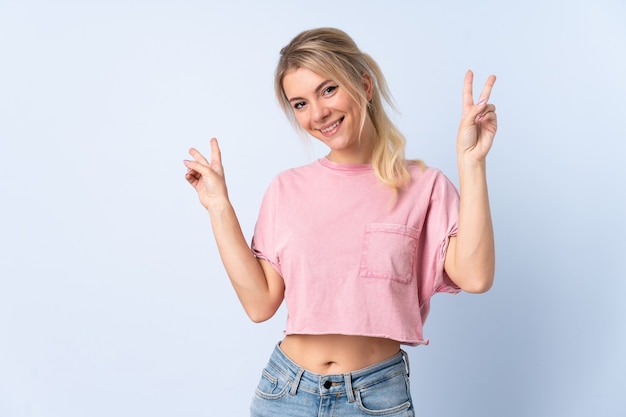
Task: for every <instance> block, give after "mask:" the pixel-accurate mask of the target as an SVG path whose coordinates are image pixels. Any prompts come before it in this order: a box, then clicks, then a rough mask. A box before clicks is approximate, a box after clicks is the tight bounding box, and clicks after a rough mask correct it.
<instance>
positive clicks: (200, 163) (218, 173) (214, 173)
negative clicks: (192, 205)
mask: <svg viewBox="0 0 626 417" xmlns="http://www.w3.org/2000/svg"><path fill="white" fill-rule="evenodd" d="M189 154H190V155H191V156H192V157H193V160H185V161H184V164H185V166H186V167H187V173H186V174H185V179H186V180H187V182H188V183H189V184H191V186H192V187H193V188H194V189H195V190H196V192H197V193H198V198H199V199H200V203H202V205H203V206H204V208H206V209H207V210H209V209H210V207H211V205H212V204H213V203H216V202H219V201H222V202H223V201H224V200H228V190H227V188H226V181H225V179H224V168H223V167H222V156H221V153H220V148H219V145H218V144H217V139H215V138H212V139H211V162H209V161H208V160H207V159H206V158H205V157H204V156H203V155H202V154H201V153H200V152H198V150H197V149H195V148H191V149H189Z"/></svg>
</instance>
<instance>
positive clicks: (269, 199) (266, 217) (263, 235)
mask: <svg viewBox="0 0 626 417" xmlns="http://www.w3.org/2000/svg"><path fill="white" fill-rule="evenodd" d="M278 188H279V187H278V184H277V180H276V179H275V180H274V181H273V182H272V183H271V184H270V186H269V187H268V189H267V191H266V192H265V195H264V196H263V200H262V202H261V208H260V210H259V217H258V219H257V222H256V225H255V227H254V235H253V236H252V242H251V245H250V246H251V249H252V253H253V254H254V256H256V257H257V258H260V259H264V260H266V261H267V262H269V263H270V264H271V265H272V267H273V268H274V269H275V270H276V272H278V273H279V274H280V275H281V276H282V271H281V267H280V260H279V258H278V254H277V250H276V248H277V242H276V226H277V225H276V219H277V210H278V208H279V203H278Z"/></svg>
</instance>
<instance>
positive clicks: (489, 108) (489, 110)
mask: <svg viewBox="0 0 626 417" xmlns="http://www.w3.org/2000/svg"><path fill="white" fill-rule="evenodd" d="M482 104H483V103H481V102H478V105H480V107H477V108H476V112H477V113H476V116H475V118H476V120H477V121H480V120H482V119H483V118H484V117H485V115H486V114H488V113H494V114H495V112H496V106H494V105H493V104H487V105H485V107H484V108H483V106H482ZM478 105H477V106H478Z"/></svg>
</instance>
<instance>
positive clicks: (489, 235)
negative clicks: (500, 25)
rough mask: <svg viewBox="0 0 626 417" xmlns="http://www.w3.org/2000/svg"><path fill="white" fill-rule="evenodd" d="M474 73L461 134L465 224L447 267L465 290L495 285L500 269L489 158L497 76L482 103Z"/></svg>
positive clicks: (466, 91)
mask: <svg viewBox="0 0 626 417" xmlns="http://www.w3.org/2000/svg"><path fill="white" fill-rule="evenodd" d="M473 78H474V75H473V73H472V72H471V71H468V72H467V74H466V75H465V83H464V87H463V113H462V117H461V123H460V126H459V132H458V136H457V158H458V159H457V161H458V167H459V181H460V194H461V205H460V211H459V227H458V233H457V236H456V237H453V238H451V239H450V243H449V246H448V251H447V254H446V260H445V269H446V273H447V274H448V276H449V277H450V278H451V279H452V281H454V282H455V283H456V284H457V285H458V286H459V287H460V288H461V289H462V290H464V291H467V292H472V293H481V292H485V291H488V290H489V288H491V286H492V284H493V277H494V273H495V245H494V237H493V225H492V222H491V211H490V209H489V195H488V193H487V175H486V157H487V153H488V152H489V149H491V145H492V143H493V139H494V137H495V134H496V130H497V118H496V113H495V111H496V108H495V106H494V105H493V104H488V103H487V101H488V99H489V95H490V94H491V89H492V88H493V85H494V83H495V81H496V77H495V76H493V75H492V76H490V77H489V78H488V79H487V82H486V83H485V86H484V88H483V91H482V93H481V95H480V100H479V102H478V103H477V104H474V99H473V97H472V83H473Z"/></svg>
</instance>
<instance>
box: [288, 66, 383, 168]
mask: <svg viewBox="0 0 626 417" xmlns="http://www.w3.org/2000/svg"><path fill="white" fill-rule="evenodd" d="M364 88H366V91H370V88H369V84H368V83H367V80H364ZM283 90H284V92H285V95H286V97H287V99H288V100H289V103H290V105H291V108H292V110H293V113H294V115H295V117H296V120H297V121H298V124H299V125H300V126H301V127H302V128H303V129H304V130H306V131H307V132H308V133H309V134H310V135H311V136H313V137H315V138H316V139H318V140H320V141H322V142H323V143H324V144H326V146H328V147H329V148H330V154H329V155H328V159H330V160H331V161H335V162H340V163H369V162H370V159H371V152H372V147H373V144H374V140H375V136H374V132H375V130H374V128H373V125H372V123H371V120H370V119H369V117H367V119H366V121H365V126H364V127H363V131H362V132H361V131H360V122H361V108H360V107H359V105H358V103H357V102H355V101H354V100H353V99H352V98H351V97H350V96H349V95H348V93H347V91H345V89H344V88H342V87H341V86H340V85H339V84H338V83H337V82H335V81H333V80H329V79H326V78H323V77H321V76H319V75H318V74H316V73H314V72H312V71H310V70H308V69H305V68H295V69H292V70H290V71H288V72H287V73H286V74H285V76H284V78H283ZM368 95H369V93H368ZM368 98H369V97H368ZM359 136H360V139H359Z"/></svg>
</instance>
